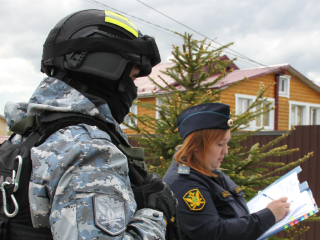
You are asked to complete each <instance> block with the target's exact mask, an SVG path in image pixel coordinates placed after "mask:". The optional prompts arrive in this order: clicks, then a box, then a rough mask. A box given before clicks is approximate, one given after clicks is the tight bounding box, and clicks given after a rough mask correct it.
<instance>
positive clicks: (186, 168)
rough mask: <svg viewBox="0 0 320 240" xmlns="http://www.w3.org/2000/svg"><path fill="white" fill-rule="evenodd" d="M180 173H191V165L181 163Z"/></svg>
mask: <svg viewBox="0 0 320 240" xmlns="http://www.w3.org/2000/svg"><path fill="white" fill-rule="evenodd" d="M178 173H179V174H190V167H189V166H188V165H186V164H179V168H178Z"/></svg>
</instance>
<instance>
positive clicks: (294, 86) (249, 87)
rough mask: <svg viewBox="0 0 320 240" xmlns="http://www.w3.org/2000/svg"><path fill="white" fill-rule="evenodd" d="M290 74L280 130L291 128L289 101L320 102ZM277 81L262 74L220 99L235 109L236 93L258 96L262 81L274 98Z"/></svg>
mask: <svg viewBox="0 0 320 240" xmlns="http://www.w3.org/2000/svg"><path fill="white" fill-rule="evenodd" d="M286 75H290V76H291V78H290V99H288V98H287V97H279V109H278V112H279V115H278V116H279V117H278V130H280V131H285V130H288V128H289V101H298V102H306V103H315V104H320V93H318V92H317V91H315V90H313V89H311V88H310V87H308V86H307V85H306V84H305V83H303V82H302V81H301V80H299V79H298V78H297V77H295V76H293V75H291V74H290V73H287V74H286ZM274 81H275V74H274V73H270V74H266V75H262V76H259V77H256V78H253V79H248V80H246V81H241V82H239V83H238V84H237V85H235V86H232V87H229V88H227V89H225V90H223V91H222V92H221V94H220V101H221V102H222V103H225V104H228V105H230V109H231V111H233V110H235V94H245V95H252V96H256V95H257V93H258V91H259V85H260V82H262V83H263V84H264V86H265V88H267V87H268V86H269V85H271V86H270V87H269V88H268V90H267V91H266V93H265V94H264V97H268V98H274V91H275V86H274V85H273V83H274ZM139 100H140V101H141V102H150V103H154V104H155V103H156V100H155V98H153V97H152V98H140V99H139ZM138 114H139V115H140V114H150V115H152V116H154V117H155V116H156V113H155V111H151V110H147V109H145V108H141V107H139V108H138ZM140 126H141V124H140ZM125 132H126V133H127V134H136V132H134V131H132V130H128V129H125Z"/></svg>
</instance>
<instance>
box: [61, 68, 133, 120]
mask: <svg viewBox="0 0 320 240" xmlns="http://www.w3.org/2000/svg"><path fill="white" fill-rule="evenodd" d="M132 68H133V64H131V63H128V64H127V66H126V68H125V70H124V72H123V74H122V76H121V78H120V79H119V80H117V81H112V80H107V79H103V78H99V77H96V76H90V75H87V74H82V73H77V72H71V71H70V72H69V77H70V78H72V79H74V80H75V81H74V84H72V85H71V86H72V87H74V88H75V89H77V90H78V91H80V92H81V93H82V94H83V95H84V96H86V97H88V98H89V99H90V101H91V102H92V103H94V104H95V105H96V106H99V105H101V104H103V103H105V102H106V103H107V104H108V106H109V108H110V111H111V114H112V116H113V118H114V119H115V120H116V121H117V122H118V123H119V124H120V123H122V122H123V120H124V118H125V116H126V115H127V114H128V113H129V111H130V108H131V106H132V102H133V101H134V100H135V99H136V98H137V87H136V85H135V84H134V82H133V80H132V78H131V77H130V73H131V70H132ZM78 83H81V84H83V85H82V86H87V90H85V91H82V90H80V86H79V85H77V84H78ZM67 84H69V85H70V83H67ZM98 98H100V99H102V100H104V101H98V100H97V99H98ZM97 104H99V105H97Z"/></svg>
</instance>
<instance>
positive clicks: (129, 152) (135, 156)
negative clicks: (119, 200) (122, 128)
mask: <svg viewBox="0 0 320 240" xmlns="http://www.w3.org/2000/svg"><path fill="white" fill-rule="evenodd" d="M81 123H85V124H88V125H91V126H96V127H98V128H99V129H101V130H103V131H105V132H107V133H108V134H109V135H110V137H111V141H112V143H113V144H115V145H116V146H117V147H118V148H119V149H120V151H122V152H123V154H125V155H126V156H127V158H128V165H129V177H130V181H131V184H132V185H133V186H139V185H140V184H141V183H142V182H143V181H144V179H145V178H146V176H147V175H148V170H147V167H146V165H145V163H144V149H142V148H132V147H131V146H130V145H129V144H128V143H127V142H126V141H125V140H124V139H123V138H122V137H121V135H120V134H119V133H118V132H117V131H116V130H115V129H114V126H112V125H111V124H108V123H106V122H103V121H101V120H99V119H97V118H93V117H90V116H86V115H82V114H77V113H49V114H46V115H45V116H41V117H39V116H28V117H27V118H24V119H22V120H21V121H19V122H17V123H16V124H15V125H13V126H12V127H11V128H10V130H11V131H12V132H15V133H18V134H21V135H24V134H27V133H29V132H39V133H40V135H41V138H40V139H39V141H37V142H36V143H35V144H34V146H39V145H40V144H42V143H43V142H44V141H45V140H46V139H47V138H48V137H49V136H50V135H51V134H53V133H54V132H56V131H58V130H60V129H62V128H65V127H68V126H71V125H77V124H81Z"/></svg>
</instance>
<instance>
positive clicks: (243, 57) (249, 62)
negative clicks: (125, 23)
mask: <svg viewBox="0 0 320 240" xmlns="http://www.w3.org/2000/svg"><path fill="white" fill-rule="evenodd" d="M86 1H87V2H91V3H93V4H96V5H99V6H104V7H107V8H109V9H112V10H114V11H116V12H119V13H122V14H123V15H127V16H130V17H131V18H134V19H135V20H137V21H139V22H140V23H142V24H144V25H146V24H149V25H153V26H155V27H157V28H161V29H164V30H166V31H168V32H170V33H172V32H174V31H172V30H170V29H168V28H165V27H162V26H159V25H157V24H154V23H151V22H148V21H146V20H144V19H141V18H138V17H135V16H133V15H131V14H128V13H125V12H123V11H120V10H118V9H115V8H113V7H110V6H108V5H106V4H103V3H101V2H99V1H96V0H86ZM139 2H140V1H139ZM141 3H142V2H141ZM143 4H144V5H146V4H145V3H143ZM146 6H147V5H146ZM149 7H150V6H149ZM150 8H152V7H150ZM152 9H153V8H152ZM153 10H155V9H153ZM155 11H157V10H155ZM157 12H159V11H157ZM159 13H160V12H159ZM161 14H162V13H161ZM163 15H165V14H163ZM165 16H166V15H165ZM166 17H168V18H170V17H169V16H166ZM170 19H172V18H170ZM172 20H174V19H172ZM174 21H176V20H174ZM145 23H146V24H145ZM178 23H179V22H178ZM179 24H181V25H183V24H182V23H179ZM183 26H185V25H183ZM149 27H151V26H149ZM185 27H187V26H185ZM187 28H188V29H190V30H192V31H194V32H196V33H198V32H197V31H195V30H193V29H191V28H189V27H187ZM156 30H158V31H161V30H159V29H156ZM161 32H163V31H161ZM163 33H165V32H163ZM166 34H168V33H166ZM198 34H200V35H201V36H203V37H205V38H207V39H209V40H211V41H213V42H215V43H217V44H219V45H221V46H223V45H222V44H220V43H218V42H216V41H214V40H212V39H210V38H208V37H206V36H205V35H203V34H201V33H198ZM168 35H170V36H173V37H176V38H179V37H177V36H176V35H173V34H168ZM211 47H212V48H214V47H213V46H211ZM228 49H229V50H231V51H233V52H236V51H234V50H232V49H230V48H228ZM222 51H223V52H225V53H227V54H230V55H233V56H236V57H239V58H241V59H242V60H241V59H239V61H241V62H245V63H247V64H250V65H253V66H255V65H254V64H253V63H255V64H258V65H261V66H264V67H268V66H266V65H263V64H261V63H258V62H256V61H254V60H251V59H250V58H248V57H246V56H243V55H242V54H240V55H237V54H234V53H230V52H227V51H225V50H222ZM272 71H273V72H276V71H274V70H272Z"/></svg>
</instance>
